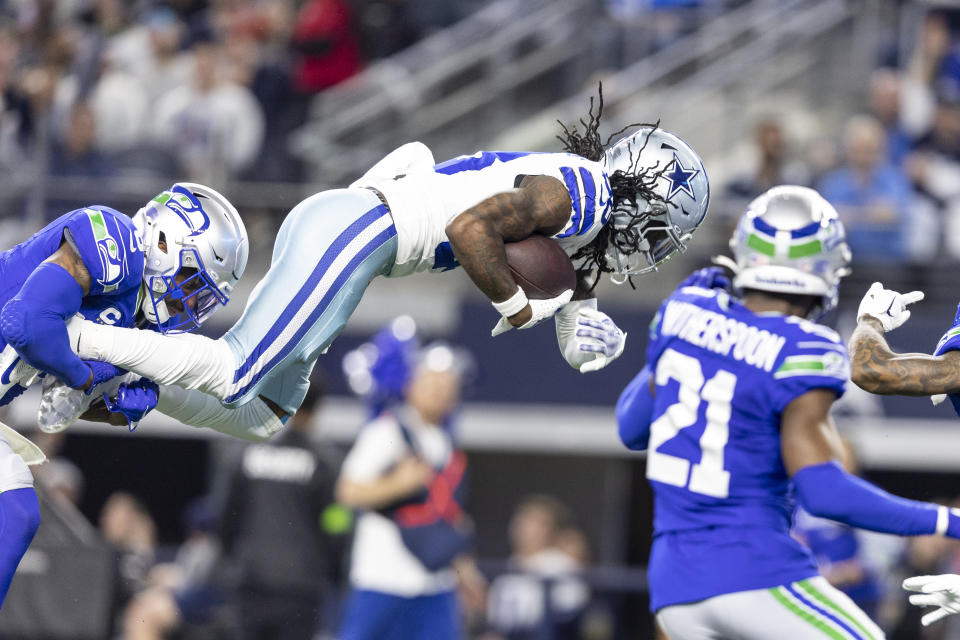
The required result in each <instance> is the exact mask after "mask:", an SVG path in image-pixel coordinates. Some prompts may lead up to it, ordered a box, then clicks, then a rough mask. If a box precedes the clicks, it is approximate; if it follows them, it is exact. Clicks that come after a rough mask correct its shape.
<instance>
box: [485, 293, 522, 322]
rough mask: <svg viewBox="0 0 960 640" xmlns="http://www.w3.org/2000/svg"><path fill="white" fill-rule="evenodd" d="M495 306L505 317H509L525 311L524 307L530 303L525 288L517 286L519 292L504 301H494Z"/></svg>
mask: <svg viewBox="0 0 960 640" xmlns="http://www.w3.org/2000/svg"><path fill="white" fill-rule="evenodd" d="M492 304H493V308H494V309H496V310H497V312H498V313H499V314H500V315H502V316H503V317H504V318H509V317H510V316H512V315H516V314H518V313H520V312H521V311H523V309H524V307H526V306H527V304H529V301H528V300H527V294H525V293H524V292H523V289H521V288H520V287H517V292H516V293H515V294H513V295H512V296H510V297H509V298H507V299H506V300H504V301H503V302H492Z"/></svg>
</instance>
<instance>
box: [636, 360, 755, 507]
mask: <svg viewBox="0 0 960 640" xmlns="http://www.w3.org/2000/svg"><path fill="white" fill-rule="evenodd" d="M670 379H673V380H676V381H677V382H679V383H680V391H679V394H678V397H677V400H678V401H677V402H676V403H675V404H672V405H670V406H669V407H667V410H666V411H664V412H663V414H662V415H661V416H660V417H659V418H657V419H656V420H654V421H653V424H652V425H650V448H649V454H648V455H647V478H648V479H650V480H655V481H657V482H662V483H664V484H669V485H673V486H675V487H684V486H685V487H687V488H688V489H689V490H690V491H693V492H694V493H701V494H704V495H708V496H712V497H714V498H726V497H727V495H728V494H729V491H730V472H729V471H725V470H724V469H723V449H724V447H726V446H727V438H728V436H729V424H730V402H731V401H732V400H733V391H734V388H735V387H736V385H737V376H735V375H733V374H732V373H730V372H729V371H724V370H723V369H720V370H719V371H717V373H716V374H715V375H714V376H713V377H712V378H710V379H709V380H707V381H706V383H704V380H703V368H702V367H701V366H700V362H699V361H698V360H697V359H696V358H693V357H691V356H688V355H684V354H682V353H680V352H678V351H674V350H673V349H667V350H666V351H664V352H663V354H662V355H661V356H660V359H659V361H658V362H657V371H656V377H655V384H656V385H657V387H658V388H659V387H663V386H664V385H665V384H666V383H667V381H668V380H670ZM702 401H706V403H707V410H706V412H705V418H706V422H707V425H706V427H705V428H704V430H703V435H701V436H700V442H699V445H700V462H698V463H696V464H694V465H693V468H692V469H691V467H690V461H689V460H687V459H685V458H679V457H677V456H672V455H669V454H666V453H661V452H660V451H659V448H660V446H661V445H663V444H664V443H666V442H667V441H668V440H672V439H673V438H674V437H676V436H677V434H679V433H680V431H681V430H682V429H686V428H687V427H692V426H694V425H696V424H697V422H698V417H699V413H700V403H701V402H702Z"/></svg>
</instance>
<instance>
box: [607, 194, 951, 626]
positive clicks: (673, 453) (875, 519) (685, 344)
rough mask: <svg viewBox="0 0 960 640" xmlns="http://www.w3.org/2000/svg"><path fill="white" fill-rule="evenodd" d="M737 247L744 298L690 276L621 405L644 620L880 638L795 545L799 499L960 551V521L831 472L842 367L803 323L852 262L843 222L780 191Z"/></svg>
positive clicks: (744, 224)
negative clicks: (641, 460) (642, 518)
mask: <svg viewBox="0 0 960 640" xmlns="http://www.w3.org/2000/svg"><path fill="white" fill-rule="evenodd" d="M731 249H732V250H733V254H734V259H735V262H734V261H732V260H729V259H727V261H726V262H727V263H728V264H730V265H731V267H732V268H734V272H735V278H734V281H733V287H734V289H735V290H736V291H737V293H738V294H739V296H740V297H734V296H733V295H731V294H730V293H729V292H728V291H727V289H726V286H725V285H729V283H728V282H723V281H721V279H720V278H721V276H720V274H719V270H718V269H707V270H701V271H699V272H696V273H695V274H694V275H693V276H691V277H690V278H689V279H688V280H687V281H686V282H685V283H684V285H682V286H681V287H680V288H679V289H678V290H677V291H676V292H674V293H673V294H672V295H671V296H670V297H668V298H667V300H666V301H665V302H664V304H663V305H662V306H661V308H660V311H659V313H658V314H657V316H656V319H655V321H654V323H653V325H652V326H651V338H650V345H649V347H648V351H647V367H646V368H644V370H643V371H642V372H641V373H640V374H639V375H638V376H637V378H635V379H634V380H633V381H632V382H631V383H630V385H629V386H628V387H627V388H626V389H625V390H624V392H623V394H622V395H621V397H620V400H619V402H618V406H617V417H618V424H619V430H620V437H621V440H622V441H623V442H624V444H625V445H627V446H628V447H629V448H632V449H647V450H648V454H647V479H648V480H649V482H650V484H651V486H652V488H653V492H654V506H655V511H654V541H653V546H652V549H651V552H650V563H649V581H650V594H651V604H650V606H651V609H652V610H653V611H654V612H655V613H656V618H657V622H658V623H659V624H660V626H661V627H662V628H663V629H664V631H665V632H666V634H667V635H668V636H669V637H670V638H671V640H708V639H713V638H728V637H736V638H741V639H744V640H768V639H769V638H790V639H791V640H804V639H807V638H809V639H811V640H813V639H820V638H823V637H832V638H854V639H863V640H878V639H880V638H883V637H884V633H883V631H882V630H881V629H880V628H879V627H878V626H877V625H876V624H875V623H874V622H873V621H872V620H870V618H869V617H868V616H867V615H866V614H864V613H863V611H861V610H860V609H859V608H858V607H857V606H856V605H855V604H854V603H853V602H852V601H851V600H850V598H848V597H847V596H846V595H844V594H843V593H842V592H840V591H839V590H838V589H836V588H834V587H833V586H831V585H830V583H828V582H827V581H826V580H825V579H824V578H822V577H821V576H819V575H818V573H817V568H816V565H815V564H814V562H813V558H812V557H811V556H810V553H809V551H808V550H807V549H805V548H804V547H803V545H802V544H801V543H800V542H799V541H797V540H796V539H794V538H792V537H791V536H790V533H789V527H790V516H791V513H792V505H791V500H790V492H791V489H792V491H793V494H794V495H795V496H796V500H797V503H798V504H799V505H800V506H802V507H803V508H804V509H805V510H806V511H807V512H809V513H811V514H813V515H815V516H818V517H822V518H828V519H830V520H835V521H837V522H841V523H844V524H847V525H849V526H852V527H857V528H861V529H868V530H873V531H879V532H883V533H892V534H897V535H902V536H917V535H930V534H937V535H945V536H948V537H951V538H960V516H958V515H957V514H955V513H953V512H951V511H950V510H949V509H948V508H947V507H944V506H940V505H936V504H930V503H924V502H915V501H912V500H905V499H902V498H898V497H896V496H892V495H890V494H888V493H885V492H883V491H881V490H880V489H878V488H877V487H875V486H873V485H871V484H869V483H867V482H865V481H863V480H861V479H859V478H856V477H854V476H852V475H850V474H849V473H847V472H846V471H844V470H843V468H842V467H841V466H840V464H839V462H838V461H837V459H838V458H839V456H840V453H841V452H840V450H839V442H838V440H839V436H838V434H837V431H836V427H835V426H834V424H833V422H832V420H831V418H830V414H829V412H830V407H831V405H832V404H833V402H834V401H835V400H836V399H837V398H838V397H839V396H840V395H842V394H843V392H844V388H845V385H846V381H847V377H848V372H849V362H848V360H847V356H846V350H845V348H844V345H843V343H842V341H841V340H840V337H839V336H838V335H837V334H836V333H835V332H834V331H832V330H830V329H828V328H826V327H824V326H822V325H819V324H816V323H815V322H814V321H812V320H811V319H810V318H816V317H818V315H819V314H820V313H822V312H825V311H828V310H829V309H830V308H832V307H833V306H834V305H835V303H836V299H837V289H838V286H839V283H840V280H841V278H842V277H843V276H844V275H845V274H846V273H847V266H848V264H849V260H850V251H849V249H848V248H847V245H846V242H845V237H844V231H843V226H842V224H841V223H840V221H839V219H838V217H837V213H836V211H835V210H834V208H833V207H832V206H831V205H830V204H829V203H828V202H827V201H826V200H824V199H823V198H822V197H821V196H820V195H819V194H817V193H816V192H815V191H813V190H812V189H807V188H804V187H794V186H782V187H775V188H774V189H771V190H770V191H768V192H767V193H765V194H764V195H762V196H760V197H759V198H757V199H756V200H754V201H753V202H752V203H751V204H750V206H749V207H748V209H747V211H746V213H745V214H744V216H743V217H742V219H741V221H740V225H739V226H738V228H737V231H736V233H735V234H734V236H733V239H732V240H731ZM723 280H725V278H724V279H723Z"/></svg>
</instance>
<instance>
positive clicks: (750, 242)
mask: <svg viewBox="0 0 960 640" xmlns="http://www.w3.org/2000/svg"><path fill="white" fill-rule="evenodd" d="M747 246H748V247H750V248H751V249H754V250H755V251H759V252H760V253H762V254H764V255H767V256H770V257H771V258H772V257H773V256H774V254H775V253H776V251H775V247H774V244H773V243H772V242H767V241H766V240H764V239H763V238H761V237H760V236H758V235H757V234H755V233H751V234H750V237H749V238H747Z"/></svg>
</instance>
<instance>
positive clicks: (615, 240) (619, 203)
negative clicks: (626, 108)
mask: <svg viewBox="0 0 960 640" xmlns="http://www.w3.org/2000/svg"><path fill="white" fill-rule="evenodd" d="M594 106H596V113H594ZM602 116H603V83H600V86H599V87H598V89H597V100H596V102H594V99H593V97H592V96H591V97H590V109H589V110H588V111H587V117H586V118H580V120H579V124H580V126H582V127H583V133H580V130H579V128H578V126H577V125H576V124H574V125H572V126H569V127H568V126H567V125H565V124H563V123H562V122H560V121H559V120H558V121H557V123H558V124H559V125H560V128H561V130H562V131H561V134H560V135H558V136H557V139H558V140H559V141H560V142H561V143H563V150H564V151H565V152H567V153H573V154H576V155H578V156H580V157H582V158H586V159H587V160H592V161H594V162H600V161H601V160H603V157H604V154H605V153H606V151H607V149H608V148H609V147H610V142H611V141H612V140H613V139H614V138H616V137H617V136H619V135H620V134H622V133H624V132H625V131H627V130H628V129H632V128H633V127H649V128H650V133H648V134H647V137H646V138H645V139H644V141H643V145H642V146H641V147H640V148H639V149H638V150H637V151H636V154H634V151H633V149H631V150H630V167H629V170H627V171H624V170H622V169H618V170H617V171H614V172H613V173H612V174H611V175H610V176H609V179H610V196H611V200H612V211H611V214H613V213H623V214H626V216H627V217H629V218H630V222H629V223H628V224H627V225H626V226H625V227H621V228H619V229H614V227H613V225H612V224H607V225H604V226H603V227H602V228H601V229H600V232H599V233H598V234H597V237H596V238H594V239H593V240H592V241H591V242H590V244H588V245H586V246H584V247H581V248H580V249H579V250H578V251H577V252H576V253H575V254H573V257H572V258H571V260H572V261H573V263H574V264H575V265H576V269H577V273H578V274H579V275H583V274H586V273H589V272H591V271H594V270H596V271H597V275H596V278H594V280H593V283H592V284H591V285H590V288H589V291H593V289H594V288H595V287H596V286H597V283H598V282H599V281H600V276H601V275H602V274H604V273H613V272H614V271H615V269H614V267H613V266H612V265H610V264H609V260H608V259H607V249H608V247H609V246H610V245H611V244H612V245H613V246H614V247H616V248H617V250H618V251H620V252H621V253H622V254H624V255H629V254H632V253H636V252H637V251H640V250H641V249H640V245H641V243H642V237H641V234H640V231H641V230H642V223H643V222H644V221H645V220H646V218H647V217H648V216H647V215H646V212H642V211H639V207H638V200H643V201H645V202H653V201H657V200H660V199H661V198H660V197H659V196H658V195H657V193H656V192H655V191H654V186H655V185H656V182H657V179H658V178H659V177H660V175H661V174H662V173H663V172H664V171H666V170H667V167H663V168H661V167H660V166H659V163H657V164H656V165H654V166H652V167H645V168H643V170H642V171H639V172H638V168H639V167H638V164H639V162H640V155H641V153H643V150H644V149H646V147H647V142H649V140H650V134H652V133H653V132H654V131H655V130H656V129H657V128H659V126H660V121H659V120H658V121H657V122H656V123H654V124H648V123H643V122H635V123H632V124H628V125H627V126H625V127H623V128H622V129H620V130H618V131H615V132H613V133H611V134H610V135H609V136H607V139H606V140H604V139H603V138H602V137H601V136H600V133H599V129H600V118H601V117H602ZM578 261H579V264H577V263H578ZM627 280H628V281H629V282H630V286H631V287H633V288H636V286H635V285H634V284H633V280H632V279H631V278H629V277H628V278H627Z"/></svg>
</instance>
